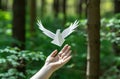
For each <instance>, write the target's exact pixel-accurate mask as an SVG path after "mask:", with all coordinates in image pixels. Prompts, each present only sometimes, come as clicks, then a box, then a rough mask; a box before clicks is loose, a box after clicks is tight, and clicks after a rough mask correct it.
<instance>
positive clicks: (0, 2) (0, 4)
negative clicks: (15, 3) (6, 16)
mask: <svg viewBox="0 0 120 79" xmlns="http://www.w3.org/2000/svg"><path fill="white" fill-rule="evenodd" d="M1 9H2V0H0V10H1Z"/></svg>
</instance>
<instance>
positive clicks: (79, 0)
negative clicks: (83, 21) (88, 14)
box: [76, 0, 83, 17]
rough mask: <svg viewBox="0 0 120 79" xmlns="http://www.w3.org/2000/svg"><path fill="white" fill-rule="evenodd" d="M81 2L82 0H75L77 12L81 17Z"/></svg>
mask: <svg viewBox="0 0 120 79" xmlns="http://www.w3.org/2000/svg"><path fill="white" fill-rule="evenodd" d="M82 3H83V0H77V10H76V12H77V14H78V15H79V16H80V17H81V15H82Z"/></svg>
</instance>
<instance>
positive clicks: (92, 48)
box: [86, 0, 100, 79]
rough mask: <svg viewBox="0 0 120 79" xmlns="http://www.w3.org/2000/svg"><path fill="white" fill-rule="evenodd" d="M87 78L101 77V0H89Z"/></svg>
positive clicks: (95, 78)
mask: <svg viewBox="0 0 120 79" xmlns="http://www.w3.org/2000/svg"><path fill="white" fill-rule="evenodd" d="M87 18H88V22H87V26H88V28H87V31H88V52H87V71H86V77H87V79H99V69H100V0H87Z"/></svg>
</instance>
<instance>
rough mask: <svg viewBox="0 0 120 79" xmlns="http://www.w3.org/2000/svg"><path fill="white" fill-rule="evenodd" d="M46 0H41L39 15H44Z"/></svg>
mask: <svg viewBox="0 0 120 79" xmlns="http://www.w3.org/2000/svg"><path fill="white" fill-rule="evenodd" d="M45 11H46V0H41V17H44V14H45V13H46V12H45Z"/></svg>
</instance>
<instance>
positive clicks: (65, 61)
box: [63, 56, 72, 64]
mask: <svg viewBox="0 0 120 79" xmlns="http://www.w3.org/2000/svg"><path fill="white" fill-rule="evenodd" d="M71 58H72V56H69V57H67V58H66V59H65V60H64V61H63V63H64V64H66V63H67V62H68V61H69V60H70V59H71Z"/></svg>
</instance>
